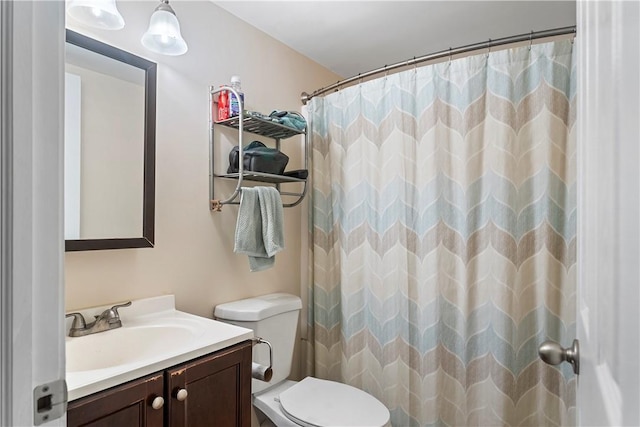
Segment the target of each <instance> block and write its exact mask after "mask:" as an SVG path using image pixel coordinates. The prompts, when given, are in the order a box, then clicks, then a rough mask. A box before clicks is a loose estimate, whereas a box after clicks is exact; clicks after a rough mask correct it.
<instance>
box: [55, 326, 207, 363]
mask: <svg viewBox="0 0 640 427" xmlns="http://www.w3.org/2000/svg"><path fill="white" fill-rule="evenodd" d="M197 337H198V334H197V331H196V330H194V329H193V328H189V327H185V326H172V325H166V324H165V325H156V326H137V327H135V326H134V327H122V328H118V329H113V330H110V331H106V332H100V333H97V334H92V335H86V336H84V337H77V338H71V339H68V340H67V344H66V347H67V372H79V371H91V370H94V369H105V368H111V367H113V366H118V365H124V364H129V363H132V362H136V361H139V360H144V359H150V358H154V357H155V356H157V355H159V354H162V353H166V352H167V350H170V349H180V348H184V347H185V346H187V345H188V344H190V343H192V342H193V341H194V340H195V339H196V338H197Z"/></svg>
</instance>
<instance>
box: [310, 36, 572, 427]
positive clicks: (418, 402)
mask: <svg viewBox="0 0 640 427" xmlns="http://www.w3.org/2000/svg"><path fill="white" fill-rule="evenodd" d="M573 55H574V53H573V44H572V42H571V41H570V40H562V41H557V42H551V43H545V44H539V45H534V46H525V47H519V48H513V49H509V50H502V51H495V52H491V53H490V54H489V55H487V54H486V53H482V54H478V55H475V56H472V57H467V58H462V59H458V60H453V61H448V62H444V63H440V64H436V65H430V66H425V67H420V68H416V69H410V70H407V71H404V72H402V73H398V74H394V75H390V76H387V77H384V78H380V79H377V80H374V81H369V82H366V83H362V84H360V85H357V86H353V87H350V88H347V89H344V90H342V91H340V92H336V93H333V94H331V95H329V96H326V97H324V98H314V99H313V101H312V103H311V105H310V127H311V131H312V136H311V138H312V147H313V151H312V155H313V171H312V182H313V184H312V185H313V202H312V203H313V207H312V209H311V212H310V215H311V220H310V224H311V226H310V232H311V236H312V238H311V241H312V243H311V248H310V251H311V254H310V259H311V260H312V263H311V264H312V271H311V280H310V287H309V289H308V291H309V315H308V330H309V341H308V342H309V348H308V350H309V351H308V353H309V359H308V360H309V365H308V368H309V374H314V375H316V376H317V377H320V378H327V379H332V380H337V381H341V382H344V383H347V384H351V385H353V386H356V387H358V388H360V389H363V390H365V391H367V392H369V393H371V394H372V395H374V396H375V397H377V398H378V399H380V400H381V401H382V402H383V403H385V404H386V405H387V407H388V408H389V410H390V411H391V422H392V425H393V426H396V427H401V426H431V425H438V426H442V425H448V426H464V425H468V426H489V425H499V426H505V425H509V426H516V425H518V426H519V425H531V426H542V425H573V424H575V385H576V377H575V376H574V374H573V372H572V371H571V368H570V367H569V366H568V364H564V365H565V366H560V367H552V366H548V365H545V364H544V363H542V362H541V361H540V360H539V358H538V355H537V347H538V345H539V344H540V343H541V342H542V341H544V340H545V339H553V340H555V341H558V342H560V343H562V344H564V345H568V344H570V342H571V341H572V339H573V338H574V337H575V317H576V316H575V314H576V313H575V309H576V301H575V299H576V293H575V292H576V150H575V135H574V124H575V119H576V108H575V88H576V72H575V68H574V63H575V60H574V58H573Z"/></svg>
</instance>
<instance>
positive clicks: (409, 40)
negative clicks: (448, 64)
mask: <svg viewBox="0 0 640 427" xmlns="http://www.w3.org/2000/svg"><path fill="white" fill-rule="evenodd" d="M214 3H216V4H217V5H219V6H220V7H222V8H224V9H226V10H227V11H229V12H230V13H232V14H234V15H236V16H237V17H239V18H240V19H242V20H244V21H246V22H248V23H249V24H251V25H253V26H254V27H256V28H258V29H260V30H262V31H264V32H265V33H267V34H269V35H271V36H272V37H274V38H275V39H277V40H279V41H281V42H282V43H284V44H286V45H288V46H290V47H291V48H293V49H295V50H296V51H298V52H300V53H302V54H303V55H305V56H307V57H309V58H311V59H313V60H314V61H316V62H318V63H319V64H321V65H323V66H325V67H326V68H328V69H330V70H332V71H334V72H335V73H337V74H339V75H341V76H342V77H351V76H354V75H357V74H358V73H360V72H366V71H370V70H372V69H375V68H378V67H382V66H384V65H389V64H393V63H396V62H400V61H404V60H406V59H409V58H413V57H414V56H421V55H425V54H428V53H432V52H436V51H440V50H444V49H448V48H449V47H457V46H463V45H467V44H472V43H477V42H481V41H486V40H488V39H489V38H491V39H497V38H501V37H507V36H512V35H516V34H523V33H528V32H529V31H531V30H534V31H540V30H547V29H552V28H558V27H566V26H571V25H575V23H576V3H575V1H573V0H572V1H542V0H538V1H453V0H449V1H373V0H370V1H268V0H263V1H214Z"/></svg>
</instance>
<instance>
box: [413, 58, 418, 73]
mask: <svg viewBox="0 0 640 427" xmlns="http://www.w3.org/2000/svg"><path fill="white" fill-rule="evenodd" d="M413 72H414V73H417V72H418V62H417V61H416V57H415V56H414V57H413Z"/></svg>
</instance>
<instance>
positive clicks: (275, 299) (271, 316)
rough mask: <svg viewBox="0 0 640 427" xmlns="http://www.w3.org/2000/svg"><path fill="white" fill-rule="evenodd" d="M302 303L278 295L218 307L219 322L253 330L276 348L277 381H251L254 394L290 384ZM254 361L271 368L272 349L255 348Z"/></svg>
mask: <svg viewBox="0 0 640 427" xmlns="http://www.w3.org/2000/svg"><path fill="white" fill-rule="evenodd" d="M300 309H302V301H301V300H300V298H298V297H297V296H295V295H290V294H285V293H277V294H269V295H263V296H259V297H254V298H247V299H243V300H238V301H232V302H228V303H224V304H220V305H218V306H216V308H215V310H214V317H215V318H216V319H217V320H220V321H223V322H226V323H231V324H234V325H237V326H242V327H244V328H248V329H252V330H253V332H254V334H255V336H256V337H259V338H262V339H264V340H266V341H269V342H270V343H271V346H272V347H273V377H272V378H271V381H269V382H265V381H260V380H256V379H253V380H251V391H252V393H257V392H260V391H262V390H265V389H267V388H270V387H271V386H273V385H275V384H278V383H279V382H281V381H284V380H286V379H287V378H288V377H289V374H290V373H291V362H292V360H293V347H294V345H295V340H296V331H297V328H298V317H299V315H300ZM253 361H254V362H255V363H259V364H261V365H265V366H266V365H268V364H269V347H268V346H266V345H265V344H259V345H254V346H253Z"/></svg>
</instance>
